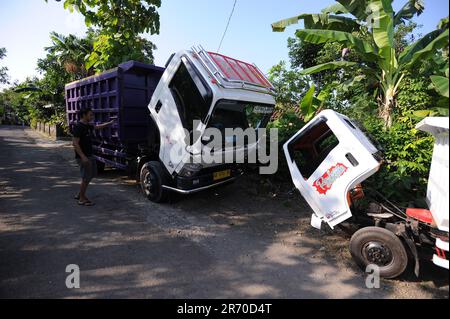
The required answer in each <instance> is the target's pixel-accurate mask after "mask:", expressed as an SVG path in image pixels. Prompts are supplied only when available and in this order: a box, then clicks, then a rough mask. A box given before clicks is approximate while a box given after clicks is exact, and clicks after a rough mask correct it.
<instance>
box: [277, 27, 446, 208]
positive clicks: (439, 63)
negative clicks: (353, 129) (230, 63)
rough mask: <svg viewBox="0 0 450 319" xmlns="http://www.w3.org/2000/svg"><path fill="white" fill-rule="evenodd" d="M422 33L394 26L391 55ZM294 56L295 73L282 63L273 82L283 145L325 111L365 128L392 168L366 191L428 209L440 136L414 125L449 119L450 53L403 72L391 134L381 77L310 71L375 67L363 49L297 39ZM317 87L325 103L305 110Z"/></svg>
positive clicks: (370, 182)
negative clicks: (382, 108)
mask: <svg viewBox="0 0 450 319" xmlns="http://www.w3.org/2000/svg"><path fill="white" fill-rule="evenodd" d="M446 21H448V20H446V19H444V20H443V22H442V23H441V24H440V25H439V26H438V28H437V30H442V28H443V27H444V28H445V26H446V25H447V28H448V22H447V23H446ZM420 27H421V26H418V25H417V24H416V23H414V21H411V20H405V21H402V22H400V23H398V24H397V25H396V26H395V28H394V34H393V46H392V48H393V49H394V50H395V55H396V56H399V55H401V54H402V53H403V52H405V50H406V49H407V48H408V47H411V46H412V45H414V43H416V42H417V41H418V38H417V36H416V35H417V34H418V33H419V32H418V31H419V29H420ZM439 32H442V31H439ZM288 50H289V59H290V68H289V67H288V66H287V63H286V62H280V63H279V64H277V65H276V66H274V67H273V68H272V69H271V71H270V79H271V81H272V82H273V83H274V85H275V87H276V88H277V89H278V92H279V93H278V97H277V110H278V113H277V114H276V116H275V119H274V121H273V122H272V124H271V125H272V126H274V127H278V128H280V131H281V140H283V138H284V140H286V139H287V138H288V137H290V136H292V134H294V133H295V132H296V131H297V130H298V129H299V128H301V127H302V126H303V125H304V123H306V122H307V121H308V120H309V119H310V118H311V117H312V116H313V115H315V114H316V113H317V112H318V111H320V110H321V109H324V108H328V109H334V110H336V111H338V112H341V113H343V114H346V115H348V116H349V117H350V118H352V119H354V120H355V121H357V122H358V123H360V125H361V127H362V128H364V129H365V130H366V132H367V133H368V134H369V135H370V136H371V137H372V138H373V139H374V140H376V141H377V142H378V143H379V144H380V146H381V147H382V148H383V155H384V159H385V163H384V165H382V168H381V170H380V171H379V172H378V173H377V174H375V175H374V176H373V177H371V178H370V179H369V180H367V182H366V183H367V185H370V186H372V187H374V188H375V189H377V190H379V191H382V193H384V194H385V195H386V196H388V197H389V198H391V199H393V200H395V201H397V202H399V203H402V204H405V205H406V204H408V203H410V202H416V204H419V203H420V202H422V200H423V198H424V197H425V191H426V185H427V180H428V173H429V167H430V162H431V155H432V147H433V137H432V136H430V135H429V134H427V133H423V132H420V131H418V130H416V129H415V125H416V124H417V123H418V122H419V121H420V120H421V119H422V118H423V117H425V116H436V115H447V116H448V47H444V48H443V49H440V50H434V51H433V54H430V55H429V56H428V57H427V60H426V61H425V60H424V61H422V63H420V64H419V65H417V66H416V67H415V68H414V71H413V72H410V71H408V69H407V68H405V69H403V71H402V73H401V76H402V78H403V79H402V81H401V82H400V84H399V87H398V92H397V94H396V107H395V108H394V109H393V110H392V124H391V126H390V128H388V129H385V122H384V119H382V118H380V117H379V100H378V99H377V96H378V94H379V81H378V80H377V79H376V78H370V77H367V76H366V74H365V73H364V72H362V70H361V69H360V68H357V67H355V68H347V69H345V70H343V69H339V68H338V69H333V68H332V69H327V68H324V69H323V70H321V71H320V72H317V73H309V72H304V70H305V69H309V68H313V67H316V66H317V65H321V64H324V63H328V62H329V61H342V60H344V61H352V62H356V63H357V64H358V65H359V64H364V65H365V66H366V67H376V65H374V64H373V63H372V64H370V63H369V62H367V61H366V62H364V57H363V56H362V55H361V54H360V53H359V52H358V50H354V49H352V50H348V49H347V45H346V43H341V42H339V41H327V42H325V43H320V44H317V43H311V42H309V41H305V38H304V37H303V36H301V35H299V34H298V33H297V34H296V37H295V38H290V39H289V40H288ZM343 58H345V59H343ZM311 87H315V88H316V93H315V94H314V96H315V97H316V98H317V99H318V101H316V103H310V104H308V105H310V106H311V107H310V108H304V107H302V105H304V104H305V100H306V101H311V97H310V96H309V93H311V91H312V90H311Z"/></svg>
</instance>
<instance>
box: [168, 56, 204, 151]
mask: <svg viewBox="0 0 450 319" xmlns="http://www.w3.org/2000/svg"><path fill="white" fill-rule="evenodd" d="M188 68H189V66H187V65H186V62H184V61H183V62H181V64H180V67H179V68H178V70H177V72H176V73H175V75H174V76H173V78H172V81H170V84H169V89H170V91H171V93H172V96H173V98H174V100H175V103H176V105H177V109H178V113H179V114H180V118H181V121H182V123H183V127H184V128H185V129H187V130H188V131H189V132H192V131H193V121H194V120H200V121H204V119H205V117H206V115H207V114H208V110H209V104H208V101H207V100H205V98H204V96H203V95H202V93H201V91H202V92H203V93H204V94H205V92H206V94H207V92H208V88H206V87H204V86H203V87H201V88H200V89H199V87H198V85H200V86H202V85H203V84H202V83H201V81H199V79H198V78H197V79H196V81H194V79H193V77H192V76H191V72H195V71H194V70H191V72H189V70H188ZM194 76H198V75H195V74H194ZM191 142H193V141H191Z"/></svg>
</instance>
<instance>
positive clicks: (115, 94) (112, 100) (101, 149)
mask: <svg viewBox="0 0 450 319" xmlns="http://www.w3.org/2000/svg"><path fill="white" fill-rule="evenodd" d="M163 72H164V68H161V67H157V66H154V65H149V64H145V63H140V62H136V61H128V62H125V63H122V64H120V65H119V66H118V67H117V68H114V69H111V70H108V71H105V72H103V73H101V74H98V75H94V76H91V77H88V78H85V79H82V80H79V81H76V82H72V83H69V84H67V85H66V87H65V94H66V111H67V122H68V124H69V127H70V129H72V127H73V125H74V124H75V123H76V122H77V121H78V116H77V112H78V111H79V110H80V109H81V108H85V107H89V108H91V109H92V110H93V112H94V115H95V122H96V123H104V122H107V121H109V120H110V119H112V118H115V119H116V122H115V123H114V124H113V125H112V126H110V127H108V128H105V129H102V130H98V131H96V132H95V138H94V140H93V144H94V156H95V157H96V158H97V160H99V161H101V162H103V163H106V164H109V165H111V166H114V167H117V168H121V169H126V166H127V162H126V157H127V156H128V157H129V156H130V155H137V153H138V145H139V144H145V143H146V142H147V140H146V139H147V132H148V130H149V125H150V123H151V121H150V115H149V111H148V108H147V106H148V104H149V102H150V99H151V97H152V95H153V92H154V90H155V88H156V86H157V85H158V82H159V80H160V78H161V76H162V74H163Z"/></svg>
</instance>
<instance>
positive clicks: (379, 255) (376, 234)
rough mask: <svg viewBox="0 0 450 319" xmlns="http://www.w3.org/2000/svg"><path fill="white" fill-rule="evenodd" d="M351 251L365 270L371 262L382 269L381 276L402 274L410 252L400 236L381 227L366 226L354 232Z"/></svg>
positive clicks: (389, 276)
mask: <svg viewBox="0 0 450 319" xmlns="http://www.w3.org/2000/svg"><path fill="white" fill-rule="evenodd" d="M350 253H351V254H352V257H353V259H354V261H355V262H356V263H357V264H358V266H360V267H361V268H362V269H363V270H365V269H366V267H367V266H368V265H370V264H375V265H377V266H378V267H379V269H380V277H383V278H395V277H398V276H400V275H401V274H402V273H403V272H404V271H405V269H406V266H407V265H408V254H407V253H406V249H405V246H404V245H403V243H402V241H401V240H400V238H398V237H397V236H396V235H395V234H394V233H393V232H391V231H389V230H387V229H384V228H381V227H365V228H362V229H360V230H358V231H357V232H356V233H354V234H353V236H352V238H351V240H350Z"/></svg>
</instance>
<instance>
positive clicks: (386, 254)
mask: <svg viewBox="0 0 450 319" xmlns="http://www.w3.org/2000/svg"><path fill="white" fill-rule="evenodd" d="M362 253H363V256H364V258H365V259H366V260H367V261H368V263H369V264H375V265H377V266H380V267H385V266H388V265H390V264H392V262H393V261H394V256H393V254H392V251H391V249H390V248H389V247H388V246H386V245H385V244H384V243H382V242H379V241H370V242H368V243H366V244H365V245H364V247H363V249H362Z"/></svg>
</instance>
